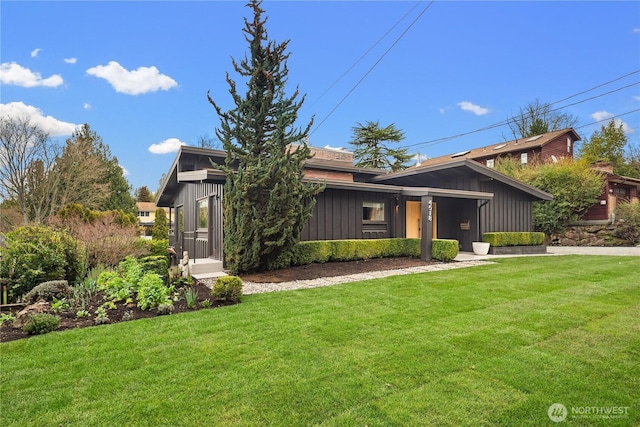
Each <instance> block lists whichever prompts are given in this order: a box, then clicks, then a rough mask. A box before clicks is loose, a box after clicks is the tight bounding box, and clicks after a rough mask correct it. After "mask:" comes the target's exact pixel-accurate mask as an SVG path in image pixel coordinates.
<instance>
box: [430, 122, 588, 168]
mask: <svg viewBox="0 0 640 427" xmlns="http://www.w3.org/2000/svg"><path fill="white" fill-rule="evenodd" d="M576 141H580V136H579V135H578V134H577V133H576V131H574V130H573V129H572V128H568V129H562V130H557V131H554V132H548V133H545V134H542V135H537V136H533V137H529V138H520V139H514V140H512V141H506V142H498V143H495V144H491V145H487V146H486V147H480V148H474V149H471V150H465V151H461V152H459V153H454V154H448V155H446V156H440V157H434V158H432V159H428V160H425V161H423V162H422V163H421V164H420V166H429V165H435V164H440V163H446V162H449V161H451V160H455V159H470V160H474V161H476V162H478V163H481V164H483V165H485V166H487V167H489V168H493V167H494V166H495V161H496V159H497V158H498V157H511V158H514V159H516V160H519V161H520V163H522V164H527V163H530V162H532V161H534V160H539V161H542V162H548V161H557V160H558V159H560V158H562V157H570V158H573V146H574V144H575V143H576Z"/></svg>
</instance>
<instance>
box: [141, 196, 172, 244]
mask: <svg viewBox="0 0 640 427" xmlns="http://www.w3.org/2000/svg"><path fill="white" fill-rule="evenodd" d="M156 209H158V207H157V206H156V204H155V203H153V202H136V210H137V211H138V213H137V216H138V226H139V227H141V228H142V229H143V230H144V234H143V235H144V236H151V231H152V229H153V224H155V222H156ZM165 211H166V212H167V215H168V214H169V210H168V209H165Z"/></svg>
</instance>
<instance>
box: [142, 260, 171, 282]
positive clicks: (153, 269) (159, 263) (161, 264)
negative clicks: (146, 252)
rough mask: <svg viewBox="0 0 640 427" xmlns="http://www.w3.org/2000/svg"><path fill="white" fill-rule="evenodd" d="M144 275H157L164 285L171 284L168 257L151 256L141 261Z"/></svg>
mask: <svg viewBox="0 0 640 427" xmlns="http://www.w3.org/2000/svg"><path fill="white" fill-rule="evenodd" d="M139 263H140V268H142V271H143V272H144V273H156V274H157V275H158V276H160V277H162V280H163V281H164V283H168V282H169V263H168V262H167V257H166V255H150V256H146V257H143V258H140V260H139Z"/></svg>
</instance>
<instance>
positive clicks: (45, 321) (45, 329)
mask: <svg viewBox="0 0 640 427" xmlns="http://www.w3.org/2000/svg"><path fill="white" fill-rule="evenodd" d="M59 325H60V318H59V317H58V316H54V315H52V314H47V313H38V314H34V315H33V316H31V318H29V320H27V323H25V324H24V326H23V327H22V330H23V331H25V332H26V333H28V334H29V335H41V334H46V333H49V332H51V331H55V330H56V329H57V328H58V326H59Z"/></svg>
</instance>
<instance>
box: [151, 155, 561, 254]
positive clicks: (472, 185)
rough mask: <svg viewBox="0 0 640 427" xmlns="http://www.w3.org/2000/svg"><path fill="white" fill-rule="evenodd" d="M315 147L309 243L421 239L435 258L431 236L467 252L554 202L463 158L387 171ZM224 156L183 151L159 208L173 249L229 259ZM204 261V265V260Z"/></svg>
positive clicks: (309, 167)
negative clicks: (538, 205)
mask: <svg viewBox="0 0 640 427" xmlns="http://www.w3.org/2000/svg"><path fill="white" fill-rule="evenodd" d="M311 148H312V152H313V153H314V158H312V159H310V160H308V161H307V162H306V164H305V179H307V180H309V181H310V182H322V183H324V184H325V185H326V187H325V190H324V191H323V192H322V193H320V194H319V195H318V196H316V205H315V209H314V212H313V215H312V217H311V218H310V219H309V220H308V222H307V224H306V225H305V227H304V229H303V232H302V236H301V238H302V240H338V239H372V238H393V237H417V238H421V239H422V257H423V258H424V259H429V258H430V254H431V239H432V238H436V237H437V238H449V239H456V240H458V241H459V242H460V247H461V250H463V251H471V250H472V249H471V246H472V245H471V243H472V242H473V241H476V240H480V238H481V236H482V233H484V232H489V231H532V210H533V206H532V205H533V202H537V201H543V200H551V199H552V196H551V195H549V194H547V193H545V192H543V191H540V190H538V189H535V188H533V187H530V186H528V185H526V184H523V183H521V182H519V181H516V180H514V179H512V178H509V177H507V176H506V175H503V174H501V173H499V172H497V171H495V170H493V169H491V168H488V167H486V166H484V165H481V164H479V163H477V162H475V161H472V160H469V159H465V158H461V159H453V161H450V162H448V163H442V164H437V165H432V166H424V167H420V168H411V169H407V170H404V171H401V172H395V173H387V172H386V171H384V170H379V169H366V168H360V167H356V166H354V165H353V154H352V153H349V152H345V151H343V150H332V149H323V148H314V147H311ZM224 159H225V152H224V151H219V150H210V149H205V148H198V147H189V146H182V147H181V148H180V150H179V152H178V154H177V156H176V158H175V160H174V162H173V164H172V166H171V169H170V170H169V172H168V173H167V175H166V177H165V180H164V181H163V183H162V185H161V187H160V190H159V191H158V196H157V200H156V203H157V205H158V206H162V207H167V208H169V217H170V218H171V219H172V220H173V222H174V223H175V227H173V228H172V229H171V230H170V245H172V246H174V248H175V249H176V252H178V253H182V251H187V252H188V253H189V256H190V258H196V259H203V258H209V259H213V260H218V261H222V260H223V253H222V250H223V249H222V248H223V246H222V242H223V237H224V230H223V218H222V215H223V207H222V206H223V205H222V199H223V197H224V194H223V192H224V182H225V174H224V173H223V172H222V171H220V170H219V169H216V168H214V167H213V166H212V163H214V164H223V162H224ZM198 262H200V261H198Z"/></svg>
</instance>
